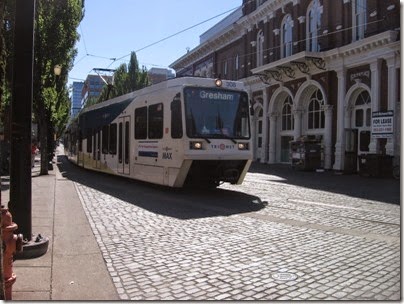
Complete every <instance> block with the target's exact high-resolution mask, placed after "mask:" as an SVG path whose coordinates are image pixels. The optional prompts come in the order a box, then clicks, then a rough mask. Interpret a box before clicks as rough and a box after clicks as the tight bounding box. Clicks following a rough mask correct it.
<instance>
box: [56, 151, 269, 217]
mask: <svg viewBox="0 0 404 304" xmlns="http://www.w3.org/2000/svg"><path fill="white" fill-rule="evenodd" d="M57 166H58V167H59V171H60V172H61V174H62V176H63V177H64V178H67V179H69V180H72V181H74V182H77V183H79V184H82V185H84V186H87V187H90V188H93V189H95V190H97V191H100V192H102V193H105V194H108V195H111V196H113V197H115V198H118V199H120V200H122V201H125V202H128V203H130V204H133V205H136V206H138V207H141V208H143V209H145V210H148V211H150V212H153V213H156V214H161V215H166V216H170V217H174V218H178V219H194V218H205V217H214V216H229V215H232V214H239V213H246V212H254V211H258V210H260V209H262V208H264V207H265V205H266V203H265V202H262V201H261V200H260V198H258V197H256V196H252V195H249V194H245V193H242V192H237V191H230V190H225V189H220V188H219V189H209V190H207V189H197V188H181V189H178V188H169V187H164V186H159V185H154V184H150V183H145V182H141V181H137V180H132V179H128V178H124V177H120V176H114V175H109V174H105V173H100V172H94V171H90V170H86V169H83V168H81V167H79V166H77V165H75V164H73V163H71V162H70V161H69V160H68V159H67V157H66V156H65V155H59V156H58V157H57ZM106 203H107V202H106Z"/></svg>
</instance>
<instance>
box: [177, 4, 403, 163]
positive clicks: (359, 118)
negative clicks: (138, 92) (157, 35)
mask: <svg viewBox="0 0 404 304" xmlns="http://www.w3.org/2000/svg"><path fill="white" fill-rule="evenodd" d="M237 14H238V15H237ZM234 17H237V19H236V20H234ZM229 20H232V21H231V22H229ZM214 28H216V30H213V29H214ZM214 28H213V29H212V30H211V32H212V33H213V34H212V36H211V37H209V39H205V40H202V39H201V43H200V45H199V46H198V47H196V48H195V49H193V50H191V51H189V52H188V53H187V54H185V55H184V56H183V57H181V58H179V59H178V60H177V61H175V62H174V63H172V65H171V66H170V67H171V68H173V69H175V70H176V72H177V75H179V76H181V75H198V76H206V77H218V76H220V77H222V78H227V79H234V80H236V79H238V80H242V81H243V82H244V83H245V85H246V88H247V89H248V90H249V94H250V98H251V102H252V103H253V107H254V110H255V111H254V117H253V121H252V126H253V128H252V131H253V132H252V134H253V136H254V138H253V139H254V146H255V149H254V153H255V159H256V160H259V161H261V162H265V163H288V162H289V161H290V145H289V143H290V141H293V140H298V139H310V140H317V141H318V142H319V143H320V144H321V147H322V150H321V151H322V155H321V158H322V166H323V167H324V168H325V169H334V170H338V171H344V170H345V171H356V170H357V169H358V161H357V159H358V157H357V156H358V155H361V154H367V153H376V154H387V155H392V156H399V155H400V144H401V140H400V138H401V131H400V126H401V121H400V120H401V119H400V118H401V117H400V104H401V101H400V65H401V57H400V55H401V45H400V2H399V1H398V0H388V1H381V0H379V1H377V0H310V1H309V0H243V5H242V6H241V8H240V9H239V10H237V11H235V12H234V13H233V14H232V15H231V16H229V17H227V18H225V19H224V20H223V21H222V22H220V23H218V24H217V25H216V26H215V27H214ZM208 32H209V31H208ZM208 32H207V33H208ZM205 34H206V33H205ZM201 38H202V36H201ZM378 117H381V118H382V119H378ZM385 121H387V123H386V124H383V122H385Z"/></svg>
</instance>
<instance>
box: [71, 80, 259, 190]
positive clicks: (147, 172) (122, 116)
mask: <svg viewBox="0 0 404 304" xmlns="http://www.w3.org/2000/svg"><path fill="white" fill-rule="evenodd" d="M64 145H65V150H66V151H65V154H66V155H67V156H68V158H69V160H71V161H72V162H74V163H76V164H77V165H79V166H82V167H84V168H86V169H91V170H96V171H101V172H105V173H110V174H115V175H120V176H125V177H128V178H133V179H137V180H141V181H146V182H150V183H155V184H159V185H165V186H169V187H183V186H184V185H188V184H191V185H192V184H197V185H203V186H218V185H219V184H221V183H223V182H228V183H231V184H241V183H242V181H243V179H244V177H245V175H246V173H247V171H248V169H249V167H250V164H251V162H252V157H253V155H252V143H251V130H250V108H249V98H248V94H247V92H246V91H245V90H244V85H243V83H242V82H236V81H227V80H220V79H208V78H197V77H182V78H175V79H170V80H167V81H164V82H161V83H158V84H155V85H152V86H149V87H146V88H143V89H141V90H138V91H135V92H132V93H129V94H126V95H123V96H119V97H116V98H113V99H110V100H107V101H104V102H102V103H99V104H95V105H93V106H90V107H88V108H85V109H83V110H82V111H81V113H80V114H79V116H78V118H77V119H76V120H75V121H73V122H72V123H71V124H70V125H69V127H68V128H67V130H66V132H65V135H64Z"/></svg>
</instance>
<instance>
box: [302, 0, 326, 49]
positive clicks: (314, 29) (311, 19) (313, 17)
mask: <svg viewBox="0 0 404 304" xmlns="http://www.w3.org/2000/svg"><path fill="white" fill-rule="evenodd" d="M322 13H323V6H322V5H321V4H320V1H319V0H313V1H312V2H311V4H310V6H309V9H308V10H307V18H306V20H307V31H306V33H307V34H306V50H307V51H309V52H319V51H320V45H319V44H318V31H319V29H320V27H321V15H322Z"/></svg>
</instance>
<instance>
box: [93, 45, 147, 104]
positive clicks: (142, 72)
mask: <svg viewBox="0 0 404 304" xmlns="http://www.w3.org/2000/svg"><path fill="white" fill-rule="evenodd" d="M148 85H149V78H148V76H147V70H146V68H145V67H142V69H139V63H138V61H137V57H136V53H135V52H131V55H130V61H129V64H128V65H127V64H126V63H123V64H121V65H120V66H119V67H118V68H117V69H116V70H115V73H114V85H113V88H112V90H111V91H110V92H109V96H108V87H107V86H105V87H104V89H103V91H102V92H101V95H100V97H99V98H98V102H102V101H104V100H107V99H108V98H114V97H117V96H121V95H124V94H127V93H130V92H133V91H136V90H140V89H142V88H144V87H147V86H148ZM107 97H108V98H107Z"/></svg>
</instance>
